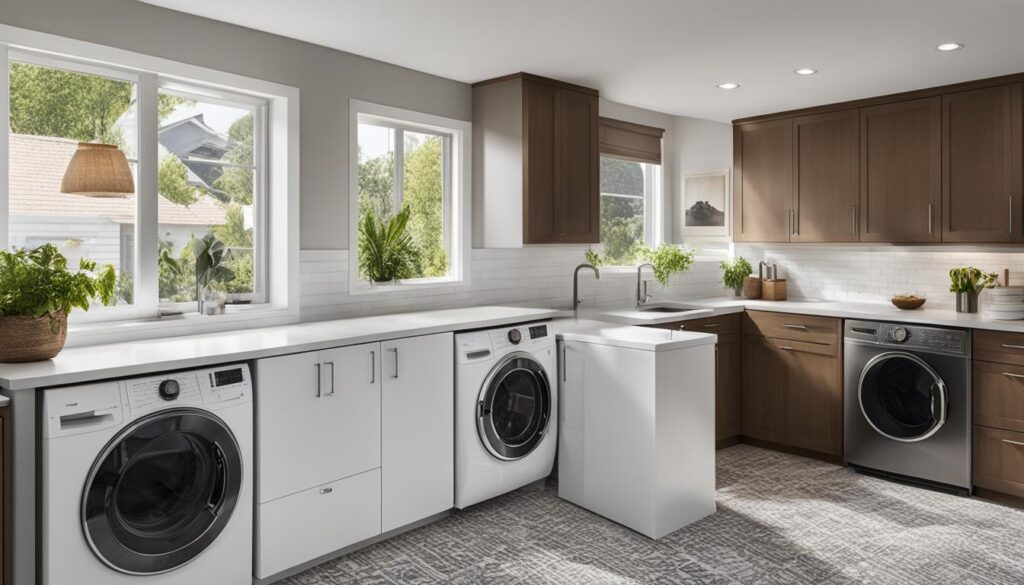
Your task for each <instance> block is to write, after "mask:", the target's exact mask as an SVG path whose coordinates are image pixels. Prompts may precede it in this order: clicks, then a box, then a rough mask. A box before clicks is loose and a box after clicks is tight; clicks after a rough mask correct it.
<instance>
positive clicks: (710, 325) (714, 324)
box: [704, 323, 719, 328]
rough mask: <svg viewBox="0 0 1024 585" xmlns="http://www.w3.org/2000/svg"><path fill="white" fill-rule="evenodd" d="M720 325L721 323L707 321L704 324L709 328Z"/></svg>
mask: <svg viewBox="0 0 1024 585" xmlns="http://www.w3.org/2000/svg"><path fill="white" fill-rule="evenodd" d="M718 325H719V323H705V324H704V326H705V327H708V328H711V327H718Z"/></svg>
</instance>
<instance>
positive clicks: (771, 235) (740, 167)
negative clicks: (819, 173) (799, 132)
mask: <svg viewBox="0 0 1024 585" xmlns="http://www.w3.org/2000/svg"><path fill="white" fill-rule="evenodd" d="M733 164H734V167H735V168H734V170H733V174H734V177H733V207H734V213H735V218H734V219H733V226H734V227H733V233H734V235H735V240H736V241H737V242H788V241H789V235H790V232H791V228H792V223H793V217H792V215H793V214H792V212H791V208H790V202H791V200H792V193H793V121H792V120H791V119H786V120H773V121H770V122H756V123H752V124H741V125H738V126H735V127H734V130H733Z"/></svg>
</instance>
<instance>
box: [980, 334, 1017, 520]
mask: <svg viewBox="0 0 1024 585" xmlns="http://www.w3.org/2000/svg"><path fill="white" fill-rule="evenodd" d="M1022 348H1024V334H1019V333H1005V332H999V331H980V330H976V331H975V332H974V358H975V360H974V363H973V364H972V373H971V376H972V389H971V390H972V394H973V395H974V437H973V439H974V441H973V457H972V461H973V467H974V488H975V493H977V494H978V495H979V496H982V497H987V498H990V499H994V500H999V501H1003V502H1005V503H1009V504H1014V505H1017V506H1022V505H1024V349H1022ZM978 358H982V359H978ZM989 360H991V361H989Z"/></svg>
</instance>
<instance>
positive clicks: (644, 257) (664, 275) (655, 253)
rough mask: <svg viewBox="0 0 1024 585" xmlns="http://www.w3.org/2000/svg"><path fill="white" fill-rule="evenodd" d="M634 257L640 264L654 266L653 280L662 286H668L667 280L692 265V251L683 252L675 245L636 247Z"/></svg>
mask: <svg viewBox="0 0 1024 585" xmlns="http://www.w3.org/2000/svg"><path fill="white" fill-rule="evenodd" d="M634 257H635V258H636V259H637V261H640V262H650V263H651V264H653V265H654V278H656V279H657V280H658V282H659V283H661V285H662V286H665V285H667V284H668V278H669V277H670V276H672V275H673V274H680V273H683V272H686V271H687V270H689V269H690V265H691V264H693V250H684V249H682V248H680V247H679V246H676V245H675V244H669V243H664V244H661V245H660V246H658V247H657V248H650V247H648V246H637V248H636V251H635V252H634Z"/></svg>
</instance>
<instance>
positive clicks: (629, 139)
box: [598, 118, 665, 164]
mask: <svg viewBox="0 0 1024 585" xmlns="http://www.w3.org/2000/svg"><path fill="white" fill-rule="evenodd" d="M664 134H665V131H664V130H662V129H661V128H655V127H653V126H644V125H643V124H634V123H633V122H623V121H622V120H613V119H611V118H601V119H600V128H599V130H598V138H599V142H600V149H601V154H602V155H604V156H613V157H615V158H623V159H626V160H632V161H637V162H646V163H654V164H661V137H662V136H663V135H664Z"/></svg>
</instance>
